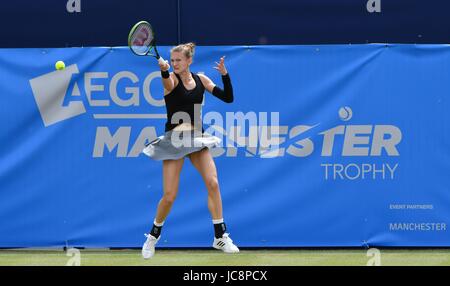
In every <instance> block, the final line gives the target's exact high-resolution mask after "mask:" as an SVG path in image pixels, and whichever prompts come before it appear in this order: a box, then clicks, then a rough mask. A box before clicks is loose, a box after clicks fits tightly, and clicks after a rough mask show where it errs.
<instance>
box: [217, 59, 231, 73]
mask: <svg viewBox="0 0 450 286" xmlns="http://www.w3.org/2000/svg"><path fill="white" fill-rule="evenodd" d="M214 68H215V69H216V70H218V71H219V72H220V74H221V75H226V74H227V73H228V71H227V68H226V67H225V56H223V57H221V58H220V62H216V66H215V67H214Z"/></svg>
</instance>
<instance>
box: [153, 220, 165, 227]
mask: <svg viewBox="0 0 450 286" xmlns="http://www.w3.org/2000/svg"><path fill="white" fill-rule="evenodd" d="M153 224H154V225H156V226H157V227H161V226H163V224H164V222H156V220H154V221H153Z"/></svg>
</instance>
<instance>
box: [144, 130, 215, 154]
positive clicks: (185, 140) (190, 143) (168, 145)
mask: <svg viewBox="0 0 450 286" xmlns="http://www.w3.org/2000/svg"><path fill="white" fill-rule="evenodd" d="M220 142H221V140H220V139H219V138H218V137H216V136H213V135H211V134H208V133H202V132H199V131H174V130H170V131H167V132H166V133H164V135H162V136H159V137H158V138H156V139H155V140H153V141H152V142H150V143H149V144H147V145H146V146H145V148H144V150H142V152H143V153H144V154H145V155H147V156H149V157H150V158H152V159H154V160H158V161H161V160H177V159H180V158H183V157H185V156H186V155H189V154H191V153H194V152H197V151H200V150H202V149H204V148H214V147H218V146H219V145H220Z"/></svg>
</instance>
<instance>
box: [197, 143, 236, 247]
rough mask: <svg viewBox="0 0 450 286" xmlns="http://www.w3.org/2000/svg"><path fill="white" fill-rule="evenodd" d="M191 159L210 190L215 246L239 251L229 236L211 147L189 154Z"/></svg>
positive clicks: (209, 203) (209, 207)
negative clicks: (210, 150)
mask: <svg viewBox="0 0 450 286" xmlns="http://www.w3.org/2000/svg"><path fill="white" fill-rule="evenodd" d="M189 159H190V160H191V162H192V164H193V165H194V167H195V168H196V169H197V170H198V171H199V173H200V174H201V176H202V178H203V180H204V181H205V185H206V188H207V190H208V209H209V211H210V213H211V217H212V220H213V225H214V236H215V237H214V243H213V247H214V248H217V249H221V250H223V251H224V252H227V253H235V252H239V249H238V248H237V247H236V245H234V244H233V241H232V240H231V238H229V236H228V233H226V225H225V222H224V220H223V213H222V198H221V195H220V187H219V180H218V177H217V169H216V164H215V163H214V160H213V158H212V156H211V154H210V152H209V149H208V148H205V149H202V150H200V151H198V152H195V153H192V154H190V155H189Z"/></svg>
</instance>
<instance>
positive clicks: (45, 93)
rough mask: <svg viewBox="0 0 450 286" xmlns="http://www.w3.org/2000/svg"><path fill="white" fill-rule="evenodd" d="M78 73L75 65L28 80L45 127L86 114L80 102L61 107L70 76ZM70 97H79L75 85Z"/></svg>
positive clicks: (72, 102)
mask: <svg viewBox="0 0 450 286" xmlns="http://www.w3.org/2000/svg"><path fill="white" fill-rule="evenodd" d="M78 72H79V71H78V67H77V65H71V66H68V67H67V68H65V69H64V70H60V71H54V72H51V73H48V74H44V75H42V76H39V77H36V78H33V79H31V80H30V85H31V89H32V90H33V94H34V99H35V100H36V104H37V106H38V108H39V112H40V113H41V117H42V121H43V122H44V125H45V126H46V127H47V126H49V125H52V124H54V123H57V122H59V121H62V120H65V119H69V118H72V117H75V116H77V115H79V114H82V113H85V112H86V109H85V108H84V105H83V103H82V102H80V101H71V102H70V103H69V104H68V105H67V106H63V103H64V98H65V96H66V93H67V89H68V87H69V85H70V80H71V78H72V75H73V74H77V73H78ZM72 95H73V96H80V91H79V88H78V86H77V84H76V83H75V85H74V87H73V90H72Z"/></svg>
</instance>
